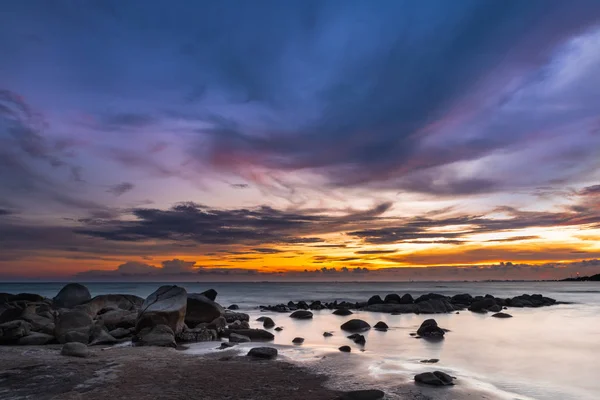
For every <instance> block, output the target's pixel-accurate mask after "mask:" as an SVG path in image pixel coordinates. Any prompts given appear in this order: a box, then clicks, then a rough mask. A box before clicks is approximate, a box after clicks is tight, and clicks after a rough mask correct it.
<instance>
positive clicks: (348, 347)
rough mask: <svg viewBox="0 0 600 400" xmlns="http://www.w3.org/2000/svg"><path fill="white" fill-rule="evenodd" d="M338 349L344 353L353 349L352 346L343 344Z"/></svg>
mask: <svg viewBox="0 0 600 400" xmlns="http://www.w3.org/2000/svg"><path fill="white" fill-rule="evenodd" d="M338 350H339V351H341V352H342V353H350V352H351V351H352V349H351V348H350V346H342V347H340V348H339V349H338Z"/></svg>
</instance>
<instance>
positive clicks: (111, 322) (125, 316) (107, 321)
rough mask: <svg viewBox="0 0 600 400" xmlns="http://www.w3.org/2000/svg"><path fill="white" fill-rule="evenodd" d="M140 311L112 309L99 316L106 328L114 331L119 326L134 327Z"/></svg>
mask: <svg viewBox="0 0 600 400" xmlns="http://www.w3.org/2000/svg"><path fill="white" fill-rule="evenodd" d="M137 317H138V312H137V311H129V310H111V311H108V312H105V313H104V314H101V315H99V316H98V319H97V320H98V321H99V322H101V323H102V324H103V325H104V326H105V327H106V329H108V330H109V331H112V330H114V329H117V328H126V329H128V328H134V327H135V324H136V322H137Z"/></svg>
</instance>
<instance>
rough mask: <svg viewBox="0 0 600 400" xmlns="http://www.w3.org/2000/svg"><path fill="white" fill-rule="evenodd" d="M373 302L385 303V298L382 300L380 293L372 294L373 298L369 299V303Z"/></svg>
mask: <svg viewBox="0 0 600 400" xmlns="http://www.w3.org/2000/svg"><path fill="white" fill-rule="evenodd" d="M373 304H383V300H381V297H380V296H379V295H378V294H376V295H375V296H371V298H370V299H369V300H368V301H367V305H369V306H371V305H373Z"/></svg>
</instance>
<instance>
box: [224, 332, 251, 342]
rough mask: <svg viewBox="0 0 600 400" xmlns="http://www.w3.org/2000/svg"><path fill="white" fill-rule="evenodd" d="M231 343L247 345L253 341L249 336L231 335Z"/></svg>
mask: <svg viewBox="0 0 600 400" xmlns="http://www.w3.org/2000/svg"><path fill="white" fill-rule="evenodd" d="M229 341H230V342H231V343H247V342H251V341H252V340H251V339H250V338H249V337H248V336H244V335H238V334H237V333H232V334H230V335H229Z"/></svg>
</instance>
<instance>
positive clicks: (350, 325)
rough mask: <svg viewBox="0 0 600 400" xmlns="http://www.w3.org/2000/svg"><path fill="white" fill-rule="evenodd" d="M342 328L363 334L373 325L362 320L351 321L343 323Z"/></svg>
mask: <svg viewBox="0 0 600 400" xmlns="http://www.w3.org/2000/svg"><path fill="white" fill-rule="evenodd" d="M340 328H341V329H342V330H344V331H349V332H363V331H367V330H369V329H371V325H369V324H368V323H367V322H365V321H363V320H362V319H351V320H350V321H347V322H345V323H343V324H342V326H340Z"/></svg>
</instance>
